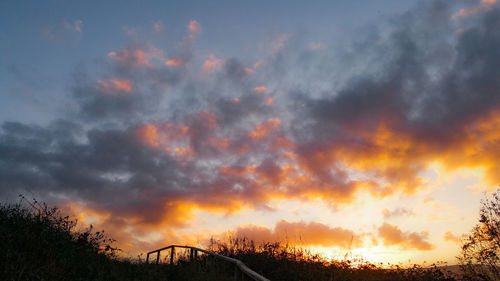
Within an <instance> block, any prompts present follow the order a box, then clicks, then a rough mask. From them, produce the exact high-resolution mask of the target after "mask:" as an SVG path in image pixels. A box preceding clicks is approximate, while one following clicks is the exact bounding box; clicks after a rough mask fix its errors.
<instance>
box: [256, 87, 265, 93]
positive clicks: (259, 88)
mask: <svg viewBox="0 0 500 281" xmlns="http://www.w3.org/2000/svg"><path fill="white" fill-rule="evenodd" d="M254 90H255V91H256V92H259V93H263V92H265V91H267V88H266V86H257V87H255V88H254Z"/></svg>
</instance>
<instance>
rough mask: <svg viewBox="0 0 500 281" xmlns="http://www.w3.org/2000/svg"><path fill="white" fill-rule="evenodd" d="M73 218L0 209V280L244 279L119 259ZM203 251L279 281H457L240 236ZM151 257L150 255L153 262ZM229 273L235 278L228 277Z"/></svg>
mask: <svg viewBox="0 0 500 281" xmlns="http://www.w3.org/2000/svg"><path fill="white" fill-rule="evenodd" d="M76 226H77V223H76V221H75V220H72V219H70V218H69V217H68V216H64V215H63V214H62V213H61V212H60V211H59V210H58V209H57V208H51V207H48V206H47V205H45V204H43V203H38V202H36V201H33V202H28V205H26V204H24V205H21V204H15V205H1V206H0V237H1V239H0V253H1V254H0V280H6V281H8V280H51V281H52V280H200V281H201V280H207V281H208V280H221V281H224V280H235V277H237V278H236V279H237V280H249V279H248V278H246V279H244V278H242V275H241V273H239V272H235V269H234V266H233V265H231V264H229V263H227V262H221V261H215V260H214V258H213V257H209V256H205V255H203V256H200V257H199V258H198V259H197V260H196V261H192V262H189V261H187V260H186V259H183V258H180V259H179V260H178V262H177V263H176V264H175V265H168V264H159V265H156V264H145V263H144V262H143V260H139V259H138V260H130V259H123V258H119V255H118V253H119V251H120V250H119V249H117V248H115V247H114V246H113V242H114V241H113V240H112V239H110V238H108V237H107V235H106V234H105V233H104V232H102V231H95V230H94V229H92V227H90V228H87V229H84V230H78V229H77V227H76ZM209 250H211V251H214V252H216V253H218V254H221V255H225V256H229V257H233V258H236V259H239V260H241V261H243V262H244V263H245V264H247V265H248V266H249V267H250V268H252V269H253V270H255V271H257V272H259V273H261V274H262V275H263V276H265V277H266V278H268V279H270V280H273V281H280V280H291V281H294V280H315V281H316V280H318V281H321V280H325V281H326V280H328V281H330V280H415V281H417V280H449V281H451V280H459V279H458V277H457V276H451V275H450V274H449V273H446V272H443V271H442V269H440V268H439V267H437V266H433V267H427V268H423V267H420V266H416V265H415V266H414V267H411V268H401V267H397V266H394V267H392V268H389V269H387V268H382V267H380V266H377V265H375V264H371V263H368V262H364V261H361V260H357V261H350V260H345V261H334V262H329V261H326V260H325V259H323V258H322V257H321V256H319V255H314V254H311V253H310V252H308V251H307V250H304V249H301V248H296V247H291V246H289V245H283V244H280V243H264V244H261V245H255V244H254V243H253V241H249V240H247V239H244V238H243V239H231V240H230V241H229V242H225V243H223V242H220V241H216V240H211V243H210V246H209ZM153 259H154V258H153ZM235 273H236V275H235Z"/></svg>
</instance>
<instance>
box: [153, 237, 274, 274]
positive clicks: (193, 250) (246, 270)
mask: <svg viewBox="0 0 500 281" xmlns="http://www.w3.org/2000/svg"><path fill="white" fill-rule="evenodd" d="M175 248H184V249H190V255H189V259H190V261H194V260H195V259H196V258H197V257H198V252H202V253H205V254H207V255H210V256H212V257H215V258H217V259H221V260H224V261H227V262H230V263H232V264H234V265H235V266H236V267H237V268H238V269H239V270H241V272H242V273H243V274H245V275H246V276H248V277H250V278H252V279H253V280H255V281H270V280H269V279H267V278H265V277H264V276H262V275H260V274H258V273H257V272H255V271H253V270H252V269H250V268H249V267H248V266H246V265H245V264H244V263H243V262H241V261H240V260H237V259H233V258H230V257H226V256H223V255H219V254H217V253H214V252H210V251H207V250H203V249H200V248H196V247H191V246H180V245H170V246H167V247H164V248H161V249H157V250H154V251H151V252H149V253H147V255H146V263H149V256H150V255H152V254H154V253H156V264H158V263H159V262H160V252H161V251H165V250H168V249H170V264H173V263H174V255H175Z"/></svg>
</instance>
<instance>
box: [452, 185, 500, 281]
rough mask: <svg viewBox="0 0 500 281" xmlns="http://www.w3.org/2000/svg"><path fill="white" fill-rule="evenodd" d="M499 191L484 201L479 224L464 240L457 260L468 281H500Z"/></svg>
mask: <svg viewBox="0 0 500 281" xmlns="http://www.w3.org/2000/svg"><path fill="white" fill-rule="evenodd" d="M499 254H500V190H497V191H496V192H495V193H493V194H492V195H491V196H487V197H486V198H485V199H484V200H482V201H481V208H480V210H479V223H478V224H476V225H475V226H474V228H473V229H472V231H471V233H470V234H469V235H468V236H467V237H466V238H465V239H464V241H463V245H462V252H461V255H460V256H459V257H458V259H459V261H460V266H461V268H462V270H463V272H464V277H465V278H466V279H469V280H500V271H499V266H500V258H499Z"/></svg>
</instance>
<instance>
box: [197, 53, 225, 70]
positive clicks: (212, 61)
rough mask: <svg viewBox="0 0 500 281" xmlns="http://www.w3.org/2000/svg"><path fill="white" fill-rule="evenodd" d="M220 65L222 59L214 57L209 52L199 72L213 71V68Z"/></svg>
mask: <svg viewBox="0 0 500 281" xmlns="http://www.w3.org/2000/svg"><path fill="white" fill-rule="evenodd" d="M221 65H222V59H219V58H217V57H215V56H214V54H210V57H209V58H208V59H207V60H205V62H204V63H203V67H202V68H201V72H203V73H208V72H212V71H214V69H216V68H219V67H220V66H221Z"/></svg>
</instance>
